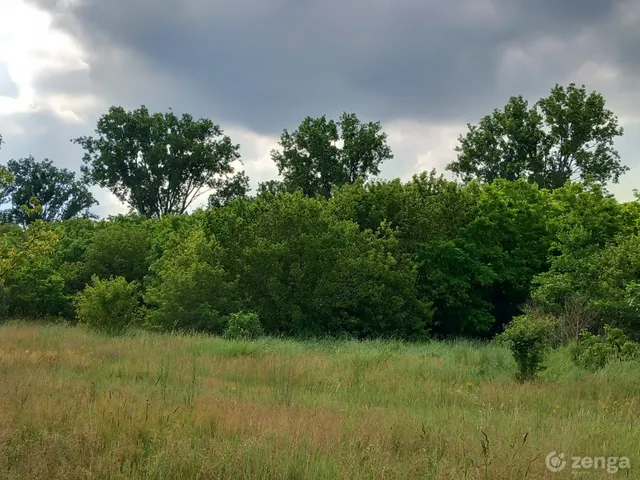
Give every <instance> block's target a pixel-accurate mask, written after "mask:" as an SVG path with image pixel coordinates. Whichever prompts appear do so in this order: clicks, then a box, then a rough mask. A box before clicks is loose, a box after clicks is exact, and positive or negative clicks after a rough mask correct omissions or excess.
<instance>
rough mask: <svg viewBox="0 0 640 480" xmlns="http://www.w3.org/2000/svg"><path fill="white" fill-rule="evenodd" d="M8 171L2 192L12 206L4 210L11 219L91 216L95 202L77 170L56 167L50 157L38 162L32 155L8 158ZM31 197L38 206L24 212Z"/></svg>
mask: <svg viewBox="0 0 640 480" xmlns="http://www.w3.org/2000/svg"><path fill="white" fill-rule="evenodd" d="M7 166H8V169H7V170H8V172H9V174H10V175H11V176H12V177H13V182H12V184H11V185H10V186H7V187H5V189H4V191H5V195H6V196H7V197H8V199H9V200H10V202H11V204H12V206H11V208H10V209H8V210H7V211H6V214H7V216H8V217H9V219H11V221H13V222H16V223H20V224H23V225H27V224H29V223H31V222H33V221H35V220H39V219H41V220H44V221H46V222H52V221H54V220H68V219H70V218H75V217H80V216H81V217H92V215H91V214H90V213H89V208H91V207H92V206H93V205H96V204H97V203H98V202H97V201H96V200H95V198H93V195H92V194H91V192H90V191H89V189H88V188H87V186H86V185H85V184H84V183H83V182H81V181H79V180H76V174H75V173H74V172H71V171H69V170H67V169H66V168H57V167H56V166H55V165H53V162H51V160H48V159H45V160H43V161H41V162H37V161H36V160H35V159H34V158H33V157H32V156H29V157H27V158H22V159H19V160H9V162H8V164H7ZM32 197H36V198H37V199H38V202H39V205H41V209H39V210H38V212H37V214H35V215H34V214H31V215H27V213H26V211H25V210H24V209H23V208H22V206H23V205H30V201H31V198H32Z"/></svg>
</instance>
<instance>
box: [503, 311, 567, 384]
mask: <svg viewBox="0 0 640 480" xmlns="http://www.w3.org/2000/svg"><path fill="white" fill-rule="evenodd" d="M554 323H555V319H553V318H552V317H540V316H537V315H534V314H532V313H528V314H525V315H520V316H518V317H515V318H514V319H513V321H512V322H511V323H510V324H509V326H507V328H506V329H505V330H504V332H502V333H501V334H500V337H499V339H500V340H501V341H503V342H504V343H506V344H507V346H508V347H509V349H510V350H511V353H512V354H513V358H514V359H515V361H516V364H517V366H518V375H517V378H518V380H519V381H525V380H532V379H534V378H535V377H536V375H537V374H538V372H540V371H541V370H542V369H543V362H544V355H545V351H546V350H547V349H548V348H549V342H550V332H551V329H552V328H553V325H554Z"/></svg>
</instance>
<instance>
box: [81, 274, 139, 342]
mask: <svg viewBox="0 0 640 480" xmlns="http://www.w3.org/2000/svg"><path fill="white" fill-rule="evenodd" d="M138 288H139V285H138V283H137V282H127V280H126V279H125V278H124V277H114V278H110V279H108V280H101V279H100V278H98V277H97V276H94V277H92V279H91V284H90V285H87V287H86V288H85V289H84V290H83V291H82V292H79V293H78V294H77V295H76V296H75V298H74V306H75V309H76V317H77V319H78V321H79V322H80V323H81V324H84V325H87V326H88V327H89V328H92V329H94V330H101V331H104V332H106V333H109V334H119V333H122V332H123V331H125V330H126V329H127V328H128V327H130V326H131V325H133V324H134V323H135V322H136V320H137V313H138V307H139V300H138V296H139V294H138Z"/></svg>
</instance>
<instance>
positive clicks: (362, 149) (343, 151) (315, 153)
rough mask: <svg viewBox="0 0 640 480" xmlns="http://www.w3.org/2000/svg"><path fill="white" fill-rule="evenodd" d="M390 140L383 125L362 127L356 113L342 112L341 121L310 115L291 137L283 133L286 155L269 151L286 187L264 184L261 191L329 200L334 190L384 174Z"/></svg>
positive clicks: (283, 152)
mask: <svg viewBox="0 0 640 480" xmlns="http://www.w3.org/2000/svg"><path fill="white" fill-rule="evenodd" d="M386 139H387V135H386V134H385V133H384V132H382V126H381V125H380V122H369V123H364V124H363V123H361V122H360V120H359V119H358V117H357V116H356V115H355V114H353V113H346V112H345V113H343V114H342V115H341V116H340V119H339V120H338V121H337V122H336V121H334V120H328V121H327V118H326V116H325V115H323V116H321V117H319V118H311V117H307V118H305V119H304V121H303V122H302V123H301V124H300V126H299V127H298V129H297V130H295V131H294V132H293V133H289V132H288V131H287V130H286V129H285V130H284V131H283V132H282V136H281V137H280V146H281V148H282V151H277V150H274V151H272V153H271V158H272V159H273V161H274V162H275V163H276V165H277V167H278V172H279V174H280V175H282V176H283V177H284V184H283V185H281V186H277V185H276V184H274V183H270V184H265V185H264V186H263V187H262V188H261V192H265V191H272V193H273V190H274V189H279V188H284V190H286V191H289V192H292V191H296V190H300V191H302V193H303V194H304V195H307V196H316V195H321V196H324V197H325V198H329V197H330V196H331V190H332V189H333V188H334V187H336V186H340V185H345V184H348V183H353V182H355V181H356V180H357V179H358V178H361V179H364V180H366V179H367V178H368V177H369V175H377V174H378V173H380V170H379V166H380V164H381V163H382V162H384V161H385V160H389V159H391V158H393V154H392V153H391V149H390V148H389V146H388V145H387V140H386ZM339 141H341V142H342V144H343V145H342V147H339V146H338V145H337V143H338V142H339Z"/></svg>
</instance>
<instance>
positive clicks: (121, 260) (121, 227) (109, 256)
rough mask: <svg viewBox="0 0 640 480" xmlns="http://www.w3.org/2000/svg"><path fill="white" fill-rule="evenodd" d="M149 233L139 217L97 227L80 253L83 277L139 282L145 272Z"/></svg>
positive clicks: (147, 227) (104, 223) (120, 219)
mask: <svg viewBox="0 0 640 480" xmlns="http://www.w3.org/2000/svg"><path fill="white" fill-rule="evenodd" d="M150 252H151V231H150V229H149V226H148V224H147V223H145V221H144V220H143V219H142V218H140V217H121V218H118V219H115V220H114V221H111V222H103V223H102V224H99V225H97V228H96V231H95V233H94V234H93V236H92V238H91V241H90V242H89V244H88V245H87V246H86V249H85V251H84V268H85V277H86V278H87V279H88V278H89V277H90V276H91V275H97V276H98V277H100V278H109V277H112V276H115V277H118V276H121V277H124V278H125V279H126V280H127V281H128V282H132V281H137V282H141V281H142V280H143V278H144V277H145V275H146V274H147V273H148V270H149V255H150Z"/></svg>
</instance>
